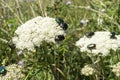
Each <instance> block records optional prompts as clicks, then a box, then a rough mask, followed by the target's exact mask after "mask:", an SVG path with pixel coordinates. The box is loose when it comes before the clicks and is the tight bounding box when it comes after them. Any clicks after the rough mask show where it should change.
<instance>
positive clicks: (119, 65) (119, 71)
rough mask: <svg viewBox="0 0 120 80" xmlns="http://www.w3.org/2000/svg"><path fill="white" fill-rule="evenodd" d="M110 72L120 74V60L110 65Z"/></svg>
mask: <svg viewBox="0 0 120 80" xmlns="http://www.w3.org/2000/svg"><path fill="white" fill-rule="evenodd" d="M112 68H113V69H112V72H113V73H114V74H115V75H116V76H118V77H119V76H120V62H118V63H117V64H115V65H113V66H112Z"/></svg>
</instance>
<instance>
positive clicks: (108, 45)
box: [76, 31, 120, 56]
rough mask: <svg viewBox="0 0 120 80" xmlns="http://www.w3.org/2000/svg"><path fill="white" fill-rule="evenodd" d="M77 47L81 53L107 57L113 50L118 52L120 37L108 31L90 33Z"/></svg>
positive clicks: (78, 42) (77, 43)
mask: <svg viewBox="0 0 120 80" xmlns="http://www.w3.org/2000/svg"><path fill="white" fill-rule="evenodd" d="M76 46H77V47H79V48H80V51H81V52H88V53H93V55H98V54H99V53H101V55H102V56H107V55H108V54H109V53H110V50H111V49H112V50H114V51H116V50H117V49H118V48H119V47H120V35H115V33H114V32H106V31H97V32H89V33H87V34H86V35H85V36H84V37H82V38H80V39H79V40H78V41H77V42H76Z"/></svg>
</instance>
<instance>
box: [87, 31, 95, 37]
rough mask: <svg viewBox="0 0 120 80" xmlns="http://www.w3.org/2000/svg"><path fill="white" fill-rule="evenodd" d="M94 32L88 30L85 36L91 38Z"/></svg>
mask: <svg viewBox="0 0 120 80" xmlns="http://www.w3.org/2000/svg"><path fill="white" fill-rule="evenodd" d="M94 34H95V33H94V32H88V33H87V34H86V36H87V37H88V38H91V37H92V36H93V35H94Z"/></svg>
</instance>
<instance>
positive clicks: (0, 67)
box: [0, 66, 7, 75]
mask: <svg viewBox="0 0 120 80" xmlns="http://www.w3.org/2000/svg"><path fill="white" fill-rule="evenodd" d="M6 72H7V70H6V69H5V68H4V67H3V66H0V74H2V75H5V74H6Z"/></svg>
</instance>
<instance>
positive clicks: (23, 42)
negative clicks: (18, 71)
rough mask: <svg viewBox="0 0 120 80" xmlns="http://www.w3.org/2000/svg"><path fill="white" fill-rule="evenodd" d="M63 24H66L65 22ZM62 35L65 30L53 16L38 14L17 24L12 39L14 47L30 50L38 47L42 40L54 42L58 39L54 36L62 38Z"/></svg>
mask: <svg viewBox="0 0 120 80" xmlns="http://www.w3.org/2000/svg"><path fill="white" fill-rule="evenodd" d="M62 23H64V22H62ZM64 25H66V26H67V24H66V23H64V24H63V26H64ZM64 36H65V31H64V29H63V27H61V25H60V24H58V23H57V21H56V20H55V18H50V17H41V16H38V17H36V18H33V19H31V20H29V21H27V22H26V23H24V24H23V25H21V26H19V27H18V28H17V30H16V31H15V36H14V37H13V38H12V41H13V43H14V44H15V46H16V48H18V49H21V50H23V49H28V50H31V51H32V50H34V47H35V46H38V47H39V46H40V45H41V44H42V42H43V41H45V42H47V43H56V40H58V39H56V37H58V38H64ZM61 40H62V39H61Z"/></svg>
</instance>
